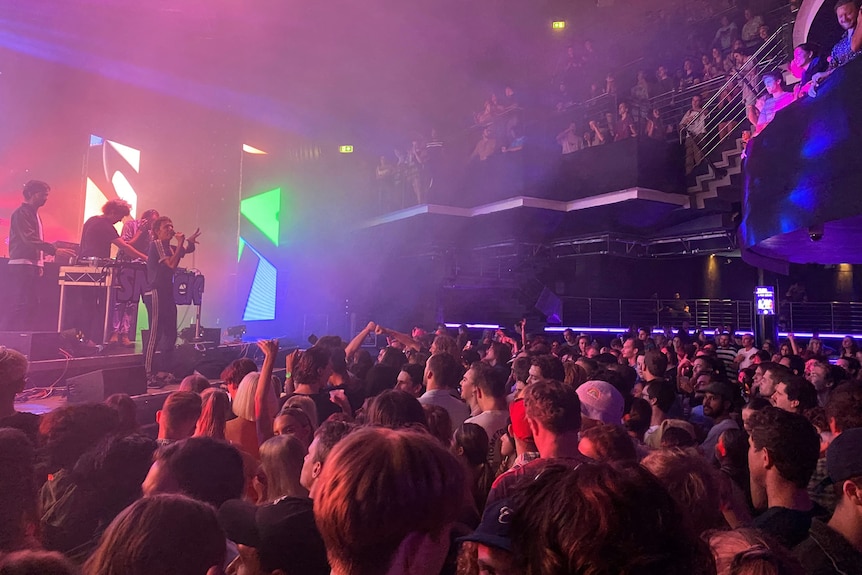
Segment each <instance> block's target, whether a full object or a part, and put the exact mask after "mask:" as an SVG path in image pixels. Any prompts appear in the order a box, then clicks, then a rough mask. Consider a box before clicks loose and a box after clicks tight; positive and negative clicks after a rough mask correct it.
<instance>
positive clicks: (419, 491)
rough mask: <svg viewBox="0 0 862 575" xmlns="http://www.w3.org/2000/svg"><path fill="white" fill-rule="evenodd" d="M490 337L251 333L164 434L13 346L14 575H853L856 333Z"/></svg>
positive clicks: (121, 402)
mask: <svg viewBox="0 0 862 575" xmlns="http://www.w3.org/2000/svg"><path fill="white" fill-rule="evenodd" d="M372 334H374V335H375V336H376V337H377V338H378V341H385V342H386V345H385V346H384V347H382V348H380V349H379V350H375V351H379V353H377V355H376V357H374V356H373V355H372V353H370V350H369V349H367V348H365V347H363V342H366V341H367V340H368V338H369V335H372ZM477 335H478V334H477V333H471V332H470V330H468V329H467V327H466V326H461V327H460V328H459V329H458V331H457V333H452V332H450V331H449V330H448V329H447V328H446V327H445V326H444V325H440V326H437V329H436V331H434V332H428V333H426V332H425V331H424V330H422V329H420V328H414V329H413V330H412V331H411V332H410V333H405V332H399V331H396V330H393V329H390V328H386V327H383V326H380V325H377V324H375V323H374V322H369V323H368V325H367V326H365V328H364V329H362V330H361V331H360V332H359V333H358V334H356V336H355V337H354V338H353V339H352V340H351V341H349V342H346V341H343V340H342V339H341V338H340V337H337V336H326V337H322V338H320V339H319V340H318V341H317V342H316V343H315V344H314V345H313V347H311V348H309V349H307V350H304V351H298V350H297V351H291V352H290V353H288V354H287V355H286V356H284V355H283V354H279V344H278V342H277V341H276V340H266V341H260V342H258V346H259V348H260V350H261V354H262V357H263V360H262V364H261V365H260V366H258V365H257V364H256V363H255V362H254V361H252V360H251V359H249V358H240V359H237V360H235V361H233V362H231V363H230V364H229V365H228V366H227V367H226V368H225V370H224V372H223V373H222V374H221V378H220V379H219V380H218V381H210V380H208V379H206V378H204V377H202V376H200V375H197V374H195V375H192V376H189V377H188V378H186V379H185V380H183V382H182V383H181V385H180V387H179V390H177V391H174V392H172V393H170V394H169V395H168V396H167V398H166V399H165V401H164V405H163V406H162V408H161V409H160V410H159V411H158V412H157V414H156V417H155V421H154V422H150V423H151V424H150V425H146V424H144V425H142V422H140V421H139V420H138V417H137V414H136V409H137V408H136V403H135V402H134V400H132V399H131V398H130V397H128V396H123V395H116V396H111V397H109V398H108V399H107V400H105V402H103V403H87V404H77V405H64V406H62V407H59V408H57V409H55V410H54V411H51V412H49V413H47V414H45V415H42V416H37V415H33V414H29V413H23V412H17V411H16V404H15V398H16V395H17V394H18V393H19V392H21V391H22V390H23V389H24V387H25V384H26V381H27V372H28V363H27V360H26V359H25V358H24V356H23V355H21V354H20V353H18V352H16V351H14V350H11V349H5V348H3V349H2V350H0V462H2V472H0V574H13V573H14V574H36V573H40V574H42V573H58V574H70V573H82V574H84V575H96V574H120V573H123V574H133V575H134V574H150V573H162V574H177V575H180V574H182V575H215V574H219V573H244V574H263V573H267V574H270V573H278V574H287V575H290V574H297V575H298V574H303V575H309V574H311V575H313V574H317V573H320V574H328V573H333V574H336V575H347V574H351V575H353V574H363V575H364V574H369V575H371V574H375V575H377V574H395V573H399V574H408V573H409V574H428V575H437V574H439V573H458V574H463V575H468V574H469V575H473V574H479V573H481V574H499V575H511V574H543V575H544V574H548V575H552V574H567V573H608V574H610V573H656V574H657V573H679V574H681V575H682V574H691V573H705V574H713V573H717V574H725V573H726V574H730V573H758V574H761V573H762V574H771V573H774V574H790V573H794V574H795V573H811V574H820V573H848V574H849V573H860V572H862V535H860V534H862V512H860V511H859V509H860V508H862V507H860V496H859V494H860V493H862V491H860V489H862V381H860V360H862V351H860V349H859V348H858V346H857V344H856V342H855V341H854V340H853V339H852V338H849V337H848V338H845V339H844V341H843V342H842V344H841V347H840V349H838V350H832V349H829V348H827V347H825V346H824V345H823V343H822V341H820V340H819V339H818V338H816V337H815V338H812V339H811V340H810V341H809V342H807V344H806V345H805V347H804V348H803V346H802V345H801V342H798V341H797V339H796V338H795V337H792V336H791V337H790V338H788V340H787V341H783V342H781V343H780V345H775V344H773V343H772V342H769V341H764V342H762V345H761V346H760V347H757V346H756V345H755V340H754V337H753V335H751V334H749V333H743V334H736V333H734V332H733V330H726V329H724V328H719V329H715V330H698V331H694V332H692V333H690V332H689V331H688V330H687V329H686V328H685V327H683V328H680V329H679V330H677V331H676V332H673V331H670V330H665V331H663V332H662V331H661V330H653V329H649V328H642V329H637V328H632V329H631V330H630V331H629V332H628V333H626V334H625V335H623V336H622V337H619V338H614V339H611V340H606V341H599V340H596V339H594V337H593V336H591V335H589V334H585V333H582V334H577V333H574V332H573V331H571V330H566V331H565V332H564V333H563V334H562V338H561V339H559V340H554V339H551V338H549V337H548V336H546V335H545V334H544V333H543V334H531V333H530V332H529V330H528V329H527V326H526V322H524V321H522V322H521V323H519V324H518V326H516V329H515V330H514V332H512V334H511V335H510V334H509V333H507V332H506V331H504V330H498V331H497V332H490V331H488V332H485V333H482V335H481V336H479V337H476V336H477ZM830 356H832V357H833V359H834V360H835V364H834V365H833V364H832V363H830V361H829V357H830ZM279 357H285V360H284V367H285V372H284V374H283V377H275V376H274V373H276V372H277V371H280V370H276V362H277V358H279Z"/></svg>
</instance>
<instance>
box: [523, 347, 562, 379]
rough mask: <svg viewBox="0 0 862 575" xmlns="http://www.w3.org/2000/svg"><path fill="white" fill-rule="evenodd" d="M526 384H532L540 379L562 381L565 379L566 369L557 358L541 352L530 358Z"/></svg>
mask: <svg viewBox="0 0 862 575" xmlns="http://www.w3.org/2000/svg"><path fill="white" fill-rule="evenodd" d="M528 374H529V376H528V378H527V384H528V385H532V384H534V383H538V382H540V381H551V380H553V381H563V380H564V379H566V370H565V368H564V367H563V362H562V361H560V360H559V358H557V357H555V356H553V355H550V354H543V355H537V356H534V357H533V358H532V359H531V360H530V370H529V372H528Z"/></svg>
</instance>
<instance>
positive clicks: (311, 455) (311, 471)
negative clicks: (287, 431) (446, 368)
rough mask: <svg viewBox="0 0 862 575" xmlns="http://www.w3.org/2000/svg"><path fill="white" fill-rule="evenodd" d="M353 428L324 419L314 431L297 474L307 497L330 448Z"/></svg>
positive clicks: (353, 428)
mask: <svg viewBox="0 0 862 575" xmlns="http://www.w3.org/2000/svg"><path fill="white" fill-rule="evenodd" d="M355 430H356V426H355V425H353V424H352V423H347V422H345V421H337V420H329V421H324V422H323V423H322V424H321V426H320V427H318V428H317V430H316V431H315V432H314V440H313V441H312V442H311V445H310V446H309V447H308V453H306V455H305V459H304V460H303V462H302V471H301V472H300V475H299V482H300V483H301V484H302V486H303V487H305V488H306V489H307V490H308V494H309V497H312V498H314V496H315V495H314V494H315V489H314V488H315V485H316V484H317V480H318V478H319V477H320V474H321V472H322V471H323V464H324V463H326V459H327V458H328V457H329V453H330V452H331V451H332V448H333V447H335V445H336V444H337V443H338V442H339V441H341V440H342V439H344V438H345V437H346V436H347V435H348V434H350V433H352V432H353V431H355ZM450 434H451V432H450Z"/></svg>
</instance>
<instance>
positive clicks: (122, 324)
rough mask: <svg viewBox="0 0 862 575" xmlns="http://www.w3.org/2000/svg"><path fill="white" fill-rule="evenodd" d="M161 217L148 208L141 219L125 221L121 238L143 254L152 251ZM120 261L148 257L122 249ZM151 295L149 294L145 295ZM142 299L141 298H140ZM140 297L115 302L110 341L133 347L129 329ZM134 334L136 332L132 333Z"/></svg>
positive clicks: (136, 260)
mask: <svg viewBox="0 0 862 575" xmlns="http://www.w3.org/2000/svg"><path fill="white" fill-rule="evenodd" d="M158 218H159V212H158V211H156V210H147V211H145V212H144V213H143V214H141V217H140V219H137V220H135V219H129V220H127V221H126V222H124V223H123V231H122V232H121V233H120V238H122V240H123V241H124V242H126V243H127V244H129V245H130V246H132V247H134V248H135V249H136V250H137V251H138V252H140V253H142V254H148V253H150V244H151V243H152V235H151V233H150V232H151V230H152V227H153V223H154V222H155V221H156V220H157V219H158ZM117 260H119V261H135V262H140V263H146V258H135V257H134V256H132V255H130V254H126V252H125V251H124V250H120V252H119V253H118V254H117ZM145 297H147V298H148V297H149V296H145ZM138 299H140V298H138ZM138 299H135V300H134V301H132V300H131V299H130V300H129V301H125V302H119V301H118V302H115V303H114V309H113V313H112V315H111V326H112V328H113V331H112V332H111V336H110V337H109V338H108V343H117V344H120V345H121V346H124V347H132V346H133V345H134V343H133V342H132V339H134V338H130V337H129V330H130V329H131V326H132V321H133V318H136V317H137V315H138ZM131 335H132V336H134V334H131Z"/></svg>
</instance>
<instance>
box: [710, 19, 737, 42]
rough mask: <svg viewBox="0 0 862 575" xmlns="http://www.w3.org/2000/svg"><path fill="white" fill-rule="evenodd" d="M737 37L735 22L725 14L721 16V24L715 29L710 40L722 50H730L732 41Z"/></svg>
mask: <svg viewBox="0 0 862 575" xmlns="http://www.w3.org/2000/svg"><path fill="white" fill-rule="evenodd" d="M738 37H739V32H738V29H737V27H736V22H733V21H732V20H731V19H730V18H729V17H728V16H727V15H724V16H722V17H721V26H720V27H719V29H718V30H716V31H715V37H714V38H713V40H712V42H713V44H715V45H716V46H717V47H718V48H721V49H722V50H724V51H727V50H730V48H731V46H732V45H733V42H734V41H735V40H736V39H737V38H738Z"/></svg>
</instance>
